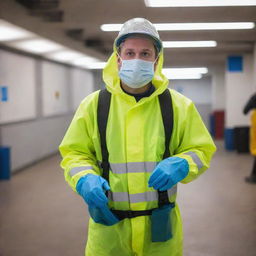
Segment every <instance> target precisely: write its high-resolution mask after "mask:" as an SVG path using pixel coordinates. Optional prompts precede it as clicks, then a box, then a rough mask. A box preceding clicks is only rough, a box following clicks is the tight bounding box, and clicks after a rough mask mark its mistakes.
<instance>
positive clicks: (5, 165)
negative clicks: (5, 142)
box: [0, 146, 11, 180]
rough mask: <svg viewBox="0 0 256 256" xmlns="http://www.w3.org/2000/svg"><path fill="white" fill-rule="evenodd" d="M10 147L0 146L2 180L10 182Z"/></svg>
mask: <svg viewBox="0 0 256 256" xmlns="http://www.w3.org/2000/svg"><path fill="white" fill-rule="evenodd" d="M10 152H11V149H10V147H3V146H0V180H9V179H10V178H11V161H10V159H11V158H10V156H11V154H10Z"/></svg>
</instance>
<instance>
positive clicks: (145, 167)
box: [99, 162, 158, 174]
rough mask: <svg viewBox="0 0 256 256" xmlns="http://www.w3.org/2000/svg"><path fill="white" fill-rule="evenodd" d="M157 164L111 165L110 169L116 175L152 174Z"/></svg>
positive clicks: (132, 163)
mask: <svg viewBox="0 0 256 256" xmlns="http://www.w3.org/2000/svg"><path fill="white" fill-rule="evenodd" d="M157 164H158V162H129V163H110V169H111V171H112V172H113V173H115V174H124V173H139V172H152V171H153V170H154V169H155V167H156V165H157ZM99 166H101V163H100V162H99Z"/></svg>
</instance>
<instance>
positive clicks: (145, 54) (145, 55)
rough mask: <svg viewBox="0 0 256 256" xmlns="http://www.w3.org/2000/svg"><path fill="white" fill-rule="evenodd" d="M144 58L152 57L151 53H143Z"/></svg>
mask: <svg viewBox="0 0 256 256" xmlns="http://www.w3.org/2000/svg"><path fill="white" fill-rule="evenodd" d="M142 56H144V57H148V56H150V54H149V52H143V53H142Z"/></svg>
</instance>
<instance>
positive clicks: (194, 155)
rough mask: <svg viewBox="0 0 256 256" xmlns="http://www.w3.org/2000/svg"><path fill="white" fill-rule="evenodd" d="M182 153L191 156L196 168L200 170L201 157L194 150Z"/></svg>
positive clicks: (201, 165) (201, 164)
mask: <svg viewBox="0 0 256 256" xmlns="http://www.w3.org/2000/svg"><path fill="white" fill-rule="evenodd" d="M184 155H189V156H191V157H192V159H193V161H194V162H195V164H196V165H197V168H198V170H200V169H201V168H202V167H203V166H204V165H203V163H202V161H201V159H200V158H199V157H198V155H197V154H196V153H195V152H192V151H189V152H186V153H184Z"/></svg>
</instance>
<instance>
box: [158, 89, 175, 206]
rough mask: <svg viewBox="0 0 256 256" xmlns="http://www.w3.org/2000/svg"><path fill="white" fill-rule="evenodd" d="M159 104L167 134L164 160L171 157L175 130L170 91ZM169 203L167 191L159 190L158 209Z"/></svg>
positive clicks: (166, 92) (161, 95) (160, 96)
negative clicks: (172, 138)
mask: <svg viewBox="0 0 256 256" xmlns="http://www.w3.org/2000/svg"><path fill="white" fill-rule="evenodd" d="M158 98H159V104H160V108H161V113H162V119H163V125H164V133H165V151H164V155H163V159H165V158H167V157H169V156H170V149H169V145H170V141H171V136H172V129H173V108H172V97H171V94H170V91H169V90H168V89H166V90H165V91H164V92H163V93H162V94H160V95H159V96H158ZM168 203H169V198H168V193H167V191H159V190H158V207H161V206H163V205H165V204H168Z"/></svg>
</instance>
